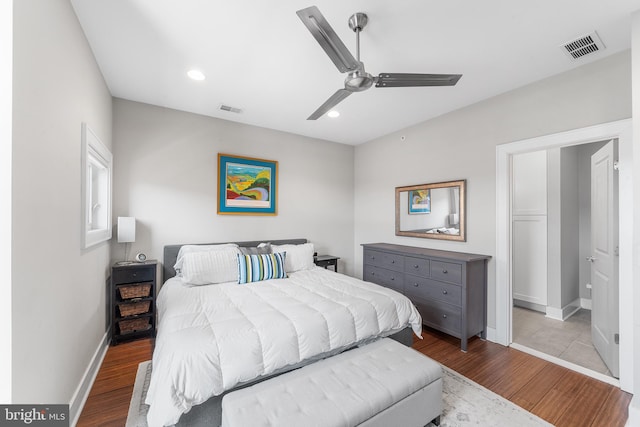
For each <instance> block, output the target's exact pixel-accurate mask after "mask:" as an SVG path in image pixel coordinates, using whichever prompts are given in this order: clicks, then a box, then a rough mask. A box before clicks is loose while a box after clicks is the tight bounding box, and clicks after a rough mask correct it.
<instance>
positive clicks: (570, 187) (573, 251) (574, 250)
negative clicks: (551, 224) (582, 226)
mask: <svg viewBox="0 0 640 427" xmlns="http://www.w3.org/2000/svg"><path fill="white" fill-rule="evenodd" d="M578 148H579V147H567V148H562V149H561V150H560V156H561V172H560V173H561V185H562V205H561V213H560V215H561V218H562V219H561V221H562V225H561V230H560V233H561V235H560V237H561V239H562V242H561V254H560V258H561V260H562V269H561V273H560V277H561V279H560V280H561V283H562V291H561V299H560V307H565V306H568V305H570V304H571V303H573V302H575V300H577V299H578V298H579V297H580V290H579V278H578V272H579V268H578V266H579V260H578V254H579V247H580V235H579V228H578V225H579V221H576V219H577V218H578V217H579V210H578V209H579V203H578ZM577 306H579V303H578V304H577V305H576V307H577Z"/></svg>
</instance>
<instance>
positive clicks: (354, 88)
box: [344, 69, 374, 92]
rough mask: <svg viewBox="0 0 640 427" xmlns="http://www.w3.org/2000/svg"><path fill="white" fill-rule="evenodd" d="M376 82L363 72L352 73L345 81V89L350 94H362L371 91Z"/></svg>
mask: <svg viewBox="0 0 640 427" xmlns="http://www.w3.org/2000/svg"><path fill="white" fill-rule="evenodd" d="M373 82H374V77H373V76H372V75H371V74H369V73H367V72H366V71H364V69H363V70H356V71H352V72H351V73H349V74H347V78H346V79H344V88H345V89H347V90H348V91H350V92H362V91H363V90H367V89H369V88H370V87H371V86H372V85H373Z"/></svg>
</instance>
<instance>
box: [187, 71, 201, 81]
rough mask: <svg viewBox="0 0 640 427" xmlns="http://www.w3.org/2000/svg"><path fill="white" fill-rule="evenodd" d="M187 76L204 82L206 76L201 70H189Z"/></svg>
mask: <svg viewBox="0 0 640 427" xmlns="http://www.w3.org/2000/svg"><path fill="white" fill-rule="evenodd" d="M187 76H189V77H190V78H192V79H193V80H204V74H202V71H199V70H189V72H188V73H187Z"/></svg>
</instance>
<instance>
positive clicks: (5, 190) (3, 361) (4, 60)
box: [0, 1, 13, 402]
mask: <svg viewBox="0 0 640 427" xmlns="http://www.w3.org/2000/svg"><path fill="white" fill-rule="evenodd" d="M12 70H13V2H12V1H4V2H0V93H1V94H2V96H1V97H0V194H2V195H3V203H2V205H0V271H2V272H3V273H4V280H3V281H2V282H0V294H2V295H3V298H2V299H0V325H2V326H1V327H0V342H3V343H10V342H11V310H12V309H11V157H12V156H11V149H12V147H11V122H12V119H11V117H12V109H13V100H12V84H13V81H12V77H11V73H12ZM0 378H3V381H0V402H10V401H11V345H3V346H0Z"/></svg>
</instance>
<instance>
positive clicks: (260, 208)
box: [218, 153, 278, 215]
mask: <svg viewBox="0 0 640 427" xmlns="http://www.w3.org/2000/svg"><path fill="white" fill-rule="evenodd" d="M277 189H278V162H277V161H274V160H264V159H254V158H251V157H240V156H233V155H229V154H220V153H219V154H218V213H219V214H228V215H276V214H277V208H276V201H277Z"/></svg>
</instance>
